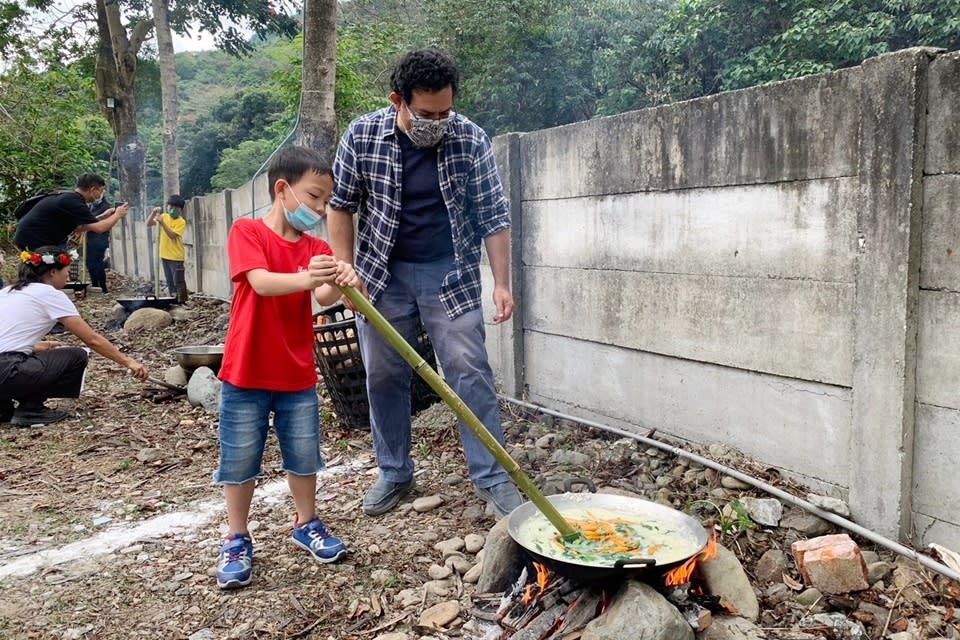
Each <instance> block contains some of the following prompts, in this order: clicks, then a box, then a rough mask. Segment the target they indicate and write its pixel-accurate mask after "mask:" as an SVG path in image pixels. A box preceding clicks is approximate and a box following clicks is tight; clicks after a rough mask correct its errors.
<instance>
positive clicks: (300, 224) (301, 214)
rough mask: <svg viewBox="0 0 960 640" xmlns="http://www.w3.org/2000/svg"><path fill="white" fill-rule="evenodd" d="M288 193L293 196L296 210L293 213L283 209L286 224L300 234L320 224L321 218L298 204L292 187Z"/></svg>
mask: <svg viewBox="0 0 960 640" xmlns="http://www.w3.org/2000/svg"><path fill="white" fill-rule="evenodd" d="M290 193H291V195H293V199H294V200H296V201H297V208H296V210H295V211H290V209H287V208H286V207H284V208H283V215H284V217H285V218H286V219H287V223H288V224H289V225H290V226H291V227H293V228H294V229H296V230H297V231H301V232H303V231H310V229H313V228H314V227H315V226H317V225H318V224H320V219H321V218H322V217H323V216H321V215H320V214H319V213H317V212H316V211H314V210H313V209H311V208H310V207H308V206H307V205H305V204H303V203H302V202H300V198H298V197H297V194H295V193H293V187H291V188H290Z"/></svg>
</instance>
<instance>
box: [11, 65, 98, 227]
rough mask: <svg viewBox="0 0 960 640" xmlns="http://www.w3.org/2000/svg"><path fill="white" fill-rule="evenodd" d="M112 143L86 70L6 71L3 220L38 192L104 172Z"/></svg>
mask: <svg viewBox="0 0 960 640" xmlns="http://www.w3.org/2000/svg"><path fill="white" fill-rule="evenodd" d="M110 144H111V136H110V131H109V127H108V126H107V123H106V121H105V120H103V118H101V117H100V116H99V115H97V113H96V100H95V98H94V87H93V80H92V78H90V77H89V76H88V75H86V74H85V73H83V72H82V70H81V69H79V68H78V67H75V66H67V67H58V68H48V69H46V70H45V71H36V70H33V69H30V68H28V67H25V66H22V65H17V66H14V67H12V68H10V69H7V70H6V72H5V73H4V74H3V75H2V76H0V216H2V217H0V220H9V214H10V212H11V211H12V209H13V208H14V207H16V205H17V204H19V203H20V202H21V201H22V200H23V199H24V198H25V197H27V196H29V195H31V194H33V193H37V192H39V191H45V190H49V189H55V188H64V187H66V188H72V187H73V185H74V183H75V180H76V177H77V176H78V175H80V174H81V173H84V172H87V171H101V172H104V173H105V169H106V168H107V160H108V158H109V154H110Z"/></svg>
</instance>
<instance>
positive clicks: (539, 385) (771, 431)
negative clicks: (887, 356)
mask: <svg viewBox="0 0 960 640" xmlns="http://www.w3.org/2000/svg"><path fill="white" fill-rule="evenodd" d="M525 344H526V346H527V348H528V349H529V350H530V353H529V355H528V357H527V358H526V362H527V363H528V364H527V372H526V373H527V379H528V380H529V383H530V389H531V393H530V398H531V401H533V402H539V403H543V404H545V405H546V406H556V404H557V402H562V403H568V404H571V405H574V406H576V407H577V408H578V410H579V409H584V410H589V411H591V412H594V413H596V414H598V415H602V416H606V417H607V418H609V419H613V420H615V421H624V422H628V423H631V424H634V425H637V426H639V427H641V428H642V429H644V430H646V429H652V428H657V429H660V430H662V431H664V432H667V433H669V434H671V435H673V436H677V437H680V438H683V439H686V440H692V441H695V442H700V443H711V442H722V443H724V444H727V445H730V446H733V447H736V448H738V449H740V450H741V451H744V452H746V453H748V454H750V455H752V456H755V457H757V458H759V459H761V460H764V461H766V462H768V463H770V464H774V465H776V466H778V467H782V468H784V469H788V470H791V471H795V472H800V473H802V474H803V475H806V476H812V477H815V478H818V479H819V480H822V481H824V482H828V483H832V484H834V485H837V486H839V487H846V486H847V483H848V478H847V477H846V470H847V468H848V466H847V464H846V459H847V456H848V452H849V446H848V445H849V433H850V432H849V429H850V427H849V425H850V390H849V389H843V388H840V387H832V386H829V385H822V384H815V383H808V382H802V381H798V380H789V379H786V378H779V377H776V376H769V375H762V374H756V373H751V372H748V371H739V370H736V369H729V368H726V367H719V366H716V365H705V364H700V363H695V362H689V361H685V360H680V359H677V358H666V357H662V356H658V355H655V354H651V353H644V352H641V351H635V350H631V349H624V348H621V347H614V346H609V345H598V344H590V343H587V342H583V341H581V340H573V339H569V338H565V337H562V336H552V335H546V334H543V333H539V332H537V331H528V332H527V335H526V336H525Z"/></svg>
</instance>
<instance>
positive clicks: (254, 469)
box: [214, 147, 360, 589]
mask: <svg viewBox="0 0 960 640" xmlns="http://www.w3.org/2000/svg"><path fill="white" fill-rule="evenodd" d="M267 177H268V179H269V182H270V198H271V199H272V200H273V207H272V208H271V209H270V213H269V214H267V216H266V217H264V218H263V219H260V220H251V219H246V218H241V219H239V220H237V221H236V222H235V223H234V224H233V227H231V229H230V234H229V235H228V237H227V254H228V256H229V258H230V278H231V280H232V281H233V284H234V287H235V289H234V294H233V303H232V305H231V308H230V325H229V328H228V330H227V340H226V346H225V348H224V356H223V365H222V366H221V368H220V379H221V380H222V381H223V386H222V394H221V399H220V467H219V468H218V469H217V471H216V473H215V474H214V481H215V482H218V483H220V484H222V485H223V493H224V497H225V498H226V502H227V520H228V523H229V527H230V533H229V535H228V537H227V539H226V541H225V542H224V544H223V546H222V547H221V549H220V561H219V565H218V566H217V584H218V585H219V586H220V588H221V589H232V588H237V587H243V586H246V585H248V584H250V580H251V579H252V577H253V542H252V540H251V539H250V533H249V530H248V528H247V520H248V518H249V514H250V503H251V502H252V500H253V490H254V485H255V483H256V477H257V475H259V473H260V465H261V462H262V460H263V448H264V443H265V442H266V439H267V431H268V430H269V426H270V424H269V417H270V413H271V412H272V413H273V425H274V428H275V429H276V432H277V440H278V441H279V443H280V451H281V453H282V456H283V468H284V470H285V471H286V472H287V482H288V484H289V487H290V494H291V496H292V497H293V502H294V506H295V507H296V510H297V515H296V520H295V521H294V526H293V542H294V543H295V544H297V545H299V546H301V547H303V548H304V549H306V550H307V551H309V552H310V554H311V556H313V558H314V559H315V560H317V561H318V562H336V561H337V560H340V559H341V558H343V557H344V556H345V555H346V553H347V548H346V545H344V543H343V542H342V541H341V540H340V539H339V538H337V537H335V536H333V535H331V534H330V533H329V532H328V531H327V529H326V527H325V526H324V524H323V523H322V522H321V521H320V519H319V518H317V515H316V500H315V494H316V487H317V471H319V470H320V469H322V468H323V459H322V457H321V455H320V417H319V416H320V413H319V407H318V404H317V391H316V384H317V374H316V368H315V365H314V360H313V340H314V336H313V321H312V318H313V315H312V311H313V307H312V304H311V293H312V295H313V297H315V298H316V300H317V301H318V302H319V303H320V304H321V305H329V304H332V303H333V302H335V301H336V300H337V299H338V298H339V297H340V291H339V289H337V287H336V286H335V285H337V284H339V285H347V286H351V287H357V286H359V284H360V280H359V279H358V278H357V274H356V273H355V272H354V270H353V267H352V266H351V265H349V264H347V263H345V262H343V261H342V260H337V259H336V258H334V257H333V252H332V251H331V250H330V245H328V244H327V243H326V242H324V241H323V240H320V239H319V238H315V237H313V236H310V235H307V234H306V233H304V232H305V231H308V230H310V229H312V228H313V227H315V226H316V225H317V223H319V222H320V219H321V216H322V214H321V213H320V212H322V211H323V210H324V207H325V206H326V203H327V200H328V199H329V197H330V192H331V191H332V190H333V174H332V172H331V170H330V166H329V165H327V164H326V163H324V162H323V160H321V158H320V157H319V156H318V155H317V154H315V153H314V152H313V151H310V150H309V149H305V148H303V147H287V148H285V149H281V150H280V151H279V152H278V153H277V155H276V156H275V157H274V160H273V162H272V163H271V164H270V168H269V170H268V171H267Z"/></svg>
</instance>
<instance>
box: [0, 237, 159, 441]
mask: <svg viewBox="0 0 960 640" xmlns="http://www.w3.org/2000/svg"><path fill="white" fill-rule="evenodd" d="M77 257H78V256H77V255H76V252H74V251H70V252H66V251H64V250H63V249H61V248H60V247H56V246H46V247H40V248H39V249H37V250H35V251H22V252H20V255H19V261H20V266H19V269H18V272H17V279H16V281H14V282H13V283H12V284H11V285H10V286H8V287H4V288H3V289H0V422H12V423H13V424H15V425H19V426H27V427H28V426H31V425H35V424H50V423H53V422H59V421H60V420H63V419H64V418H67V417H68V414H67V413H65V412H63V411H58V410H55V409H50V408H48V407H46V406H45V405H44V401H46V400H47V398H77V397H79V396H80V388H81V386H82V383H83V373H84V370H85V369H86V367H87V358H88V352H87V350H86V349H84V348H82V347H69V346H66V345H64V344H63V343H61V342H58V341H55V340H44V339H43V338H44V336H46V335H47V334H48V333H49V332H50V329H52V328H53V325H55V324H56V323H57V322H60V323H61V324H62V325H63V326H64V327H65V328H66V329H67V330H68V331H70V333H72V334H73V335H75V336H76V337H77V338H79V339H80V340H82V341H83V343H84V344H86V345H87V346H88V347H90V348H91V349H92V350H93V351H96V352H97V353H99V354H100V355H102V356H104V357H106V358H110V359H111V360H113V361H114V362H116V363H118V364H121V365H123V366H124V367H126V368H127V369H129V370H130V371H131V372H133V375H134V376H135V377H137V378H138V379H140V380H146V378H147V376H148V375H149V373H148V371H147V368H146V367H145V366H143V365H142V364H140V363H139V362H137V361H136V360H133V359H132V358H130V357H128V356H126V355H124V354H123V353H121V352H120V350H119V349H117V347H115V346H114V345H113V344H111V343H110V341H109V340H107V339H106V338H104V337H103V336H101V335H100V334H98V333H97V332H96V331H94V330H93V329H92V328H91V327H90V325H89V324H87V323H86V321H84V319H83V318H81V317H80V313H79V312H78V311H77V308H76V306H74V304H73V302H72V301H71V300H70V298H69V297H68V296H67V294H65V293H64V292H63V291H62V289H63V287H64V286H65V285H66V284H67V282H68V281H69V280H70V264H71V262H73V261H74V260H76V259H77ZM14 403H16V404H14Z"/></svg>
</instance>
